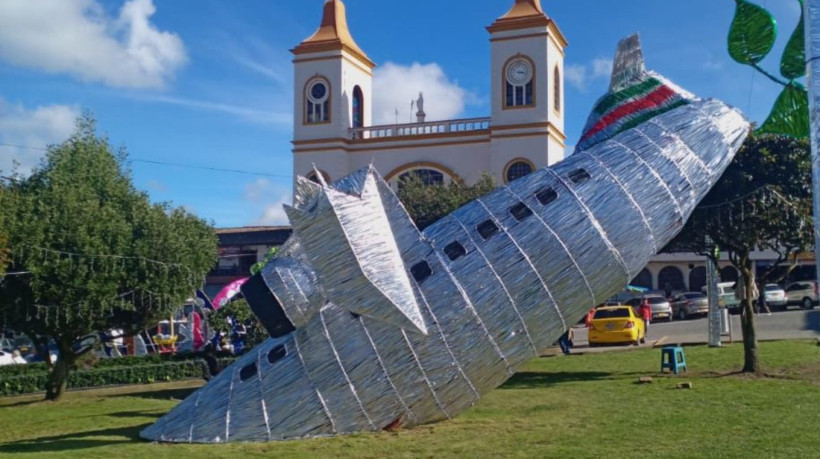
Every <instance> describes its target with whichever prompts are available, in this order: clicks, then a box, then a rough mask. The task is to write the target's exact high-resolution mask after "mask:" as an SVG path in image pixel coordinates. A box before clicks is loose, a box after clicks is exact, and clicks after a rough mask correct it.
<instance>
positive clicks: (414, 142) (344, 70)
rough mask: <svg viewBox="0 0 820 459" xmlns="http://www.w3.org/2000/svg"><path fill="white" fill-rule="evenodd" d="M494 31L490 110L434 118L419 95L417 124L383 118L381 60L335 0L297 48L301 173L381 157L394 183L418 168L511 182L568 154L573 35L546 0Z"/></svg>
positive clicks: (525, 2) (346, 169) (520, 6)
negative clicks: (378, 119) (377, 120)
mask: <svg viewBox="0 0 820 459" xmlns="http://www.w3.org/2000/svg"><path fill="white" fill-rule="evenodd" d="M510 1H511V0H510ZM476 27H479V25H478V24H477V25H476ZM487 30H488V32H489V39H490V68H489V69H488V70H489V72H490V75H491V81H492V87H491V88H490V93H491V96H492V110H491V113H490V116H488V117H483V118H473V119H458V120H432V121H426V114H425V112H424V99H423V97H422V96H421V95H420V97H419V100H418V101H416V102H415V107H416V108H418V112H417V113H416V121H417V122H415V123H410V124H390V125H381V126H374V125H373V124H372V107H373V100H374V99H376V98H378V97H379V96H380V94H377V93H374V91H373V69H374V68H375V66H376V64H375V63H374V62H373V61H371V60H370V59H369V58H368V57H367V54H366V53H365V52H364V51H363V49H362V48H360V47H359V46H358V45H357V44H356V42H355V41H354V39H353V36H352V35H351V33H350V31H349V29H348V27H347V19H346V15H345V6H344V4H343V3H342V2H341V1H340V0H327V1H326V2H325V3H324V10H323V15H322V22H321V24H320V26H319V28H318V30H316V32H315V33H314V34H313V35H311V36H310V37H308V38H307V39H305V40H304V41H303V42H302V43H300V44H299V45H298V46H296V47H295V48H294V49H293V50H292V52H293V54H294V56H295V58H294V60H293V66H294V85H295V86H294V101H293V117H294V118H293V174H294V176H297V175H301V176H305V177H309V178H312V179H314V180H318V177H316V172H314V171H313V165H314V164H315V166H316V168H317V169H318V170H319V174H321V175H322V176H323V178H324V180H325V181H328V182H329V181H333V180H336V179H339V178H341V177H344V176H345V175H347V174H349V173H351V172H353V171H355V170H357V169H359V168H361V167H364V166H367V165H368V164H371V162H372V164H373V165H374V166H375V167H376V169H377V170H378V171H379V172H380V173H381V174H382V175H383V176H384V178H385V179H386V180H387V181H388V182H390V183H391V184H394V185H395V183H396V182H397V181H398V179H399V178H400V177H402V175H404V174H407V173H409V172H412V171H417V173H419V174H420V175H421V176H422V177H423V178H424V180H425V181H427V182H428V183H441V182H449V181H451V180H457V181H464V182H467V183H473V182H475V181H476V180H478V179H479V178H480V177H481V175H482V174H483V173H488V174H491V175H492V176H493V177H494V178H495V179H496V182H497V183H507V182H508V181H510V180H514V179H516V178H518V177H521V176H523V175H526V174H528V173H530V172H532V171H533V170H535V169H536V168H542V167H546V166H549V165H552V164H554V163H556V162H558V161H560V160H562V159H563V158H564V150H565V149H566V145H565V140H566V137H565V135H564V83H563V82H564V48H565V47H566V46H567V41H566V39H565V38H564V35H563V34H562V33H561V31H560V30H559V29H558V26H557V25H556V24H555V22H554V21H553V20H552V19H550V18H549V17H548V16H547V15H546V14H545V13H544V10H543V9H542V8H541V3H540V0H516V1H515V2H514V4H513V5H512V8H511V9H510V10H509V11H508V12H507V13H506V14H504V15H503V16H501V17H500V18H498V19H497V20H496V21H495V22H494V23H493V24H492V25H490V26H489V27H487ZM480 70H481V69H476V71H480ZM418 89H419V90H423V88H418ZM407 102H408V104H409V103H410V101H409V100H408V101H407ZM435 103H436V101H434V100H433V101H429V102H428V104H435Z"/></svg>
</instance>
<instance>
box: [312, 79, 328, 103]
mask: <svg viewBox="0 0 820 459" xmlns="http://www.w3.org/2000/svg"><path fill="white" fill-rule="evenodd" d="M326 95H327V87H326V86H325V84H324V83H314V84H313V86H311V87H310V97H311V98H312V99H313V100H315V101H317V102H320V101H322V100H324V98H325V96H326Z"/></svg>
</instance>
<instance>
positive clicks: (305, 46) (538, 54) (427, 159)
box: [291, 0, 810, 292]
mask: <svg viewBox="0 0 820 459" xmlns="http://www.w3.org/2000/svg"><path fill="white" fill-rule="evenodd" d="M508 1H510V2H511V3H512V5H511V7H510V9H509V11H507V12H506V13H505V14H503V15H502V16H501V17H499V18H498V19H496V20H495V21H494V22H493V23H492V24H491V25H490V26H489V27H487V31H488V33H489V40H490V69H489V71H490V74H491V88H490V94H491V103H492V109H491V112H490V115H489V116H487V117H483V118H471V119H455V120H433V121H426V120H425V115H424V112H423V107H420V108H422V109H421V110H420V111H419V113H418V114H417V122H416V123H408V124H390V125H373V124H372V123H371V120H372V106H373V100H374V98H378V97H379V94H377V93H374V91H373V69H374V68H375V67H376V64H375V63H374V62H373V61H371V60H370V58H368V57H367V54H366V53H365V51H364V50H363V49H362V48H360V47H359V45H358V44H357V43H356V41H355V40H354V39H353V36H352V34H351V32H350V30H349V29H348V27H347V18H346V12H345V5H344V4H343V3H342V1H341V0H326V1H325V3H324V6H323V12H322V21H321V23H320V25H319V28H318V29H317V30H316V32H315V33H314V34H313V35H311V36H310V37H308V38H306V39H305V40H304V41H302V42H301V43H300V44H299V45H298V46H296V47H295V48H294V49H293V50H291V51H292V53H293V55H294V59H293V66H294V85H295V86H294V100H293V116H294V119H293V126H294V127H293V141H292V142H293V175H294V177H295V176H297V175H301V176H304V177H308V178H310V179H312V180H315V181H320V180H324V181H326V182H331V181H334V180H337V179H339V178H342V177H344V176H346V175H348V174H350V173H351V172H353V171H355V170H357V169H360V168H361V167H364V166H367V165H368V164H371V163H372V164H373V165H374V166H375V167H376V169H377V170H378V171H379V172H380V173H381V174H382V175H383V176H384V178H385V179H386V180H387V181H388V182H389V183H391V185H393V186H397V184H398V182H399V180H400V179H401V177H402V176H403V175H405V174H408V173H417V174H419V175H420V177H421V178H422V179H424V180H425V181H426V182H428V183H446V182H449V181H452V180H455V181H459V182H465V183H474V182H475V181H476V180H478V179H479V178H480V177H481V175H482V174H484V173H488V174H490V175H492V176H493V177H494V179H495V181H496V183H499V184H505V183H509V182H510V181H512V180H514V179H516V178H518V177H521V176H523V175H526V174H528V173H530V172H532V171H534V170H536V169H539V168H542V167H546V166H551V165H553V164H555V163H556V162H559V161H561V160H562V159H564V152H565V150H566V136H565V135H564V107H565V101H564V49H565V48H566V47H567V40H566V38H565V37H564V35H563V34H562V33H561V31H560V29H559V28H558V26H557V24H556V23H555V22H554V21H553V20H552V19H551V18H550V17H549V16H548V15H547V14H545V12H544V10H543V8H542V6H541V2H540V0H508ZM432 103H435V102H434V101H433V102H432ZM314 166H315V169H314ZM317 171H318V174H317ZM318 175H321V179H320V177H319V176H318ZM754 258H755V268H756V269H757V268H758V266H759V267H760V268H763V269H765V267H766V266H767V265H768V264H769V263H770V260H772V259H773V258H775V257H774V255H773V254H771V253H764V252H755V254H754ZM806 263H810V261H807V262H806ZM720 268H721V271H722V272H721V274H722V276H721V277H722V279H723V280H724V281H734V280H735V279H737V271H736V270H735V268H733V267H731V266H730V263H729V260H728V259H727V258H726V256H725V255H724V257H723V259H722V260H721V261H720ZM705 283H706V271H705V259H704V257H702V256H699V255H696V254H691V253H676V254H661V255H657V256H655V257H653V259H652V261H651V262H650V263H649V264H648V265H647V267H646V269H644V270H643V271H642V272H641V273H640V274H639V275H638V276H637V277H636V278H635V279H634V280H633V284H634V285H638V286H643V287H646V288H650V289H655V290H661V291H663V290H664V289H665V288H666V287H667V286H668V287H670V289H671V290H672V291H673V292H682V291H691V290H694V291H699V290H700V288H701V287H702V286H703V285H705Z"/></svg>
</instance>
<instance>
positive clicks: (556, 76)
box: [552, 65, 561, 112]
mask: <svg viewBox="0 0 820 459" xmlns="http://www.w3.org/2000/svg"><path fill="white" fill-rule="evenodd" d="M552 79H553V83H552V89H553V94H552V108H554V109H555V111H556V112H560V111H561V70H559V69H558V66H557V65H556V66H555V70H554V71H553V75H552Z"/></svg>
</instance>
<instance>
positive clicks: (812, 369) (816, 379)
mask: <svg viewBox="0 0 820 459" xmlns="http://www.w3.org/2000/svg"><path fill="white" fill-rule="evenodd" d="M693 376H699V377H702V378H739V379H747V380H755V381H756V380H764V379H786V380H792V381H806V382H810V383H812V384H817V385H820V362H817V363H812V364H808V365H804V366H801V367H797V368H770V369H766V370H764V371H761V372H760V373H744V372H742V371H724V372H717V371H701V372H694V373H693Z"/></svg>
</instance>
